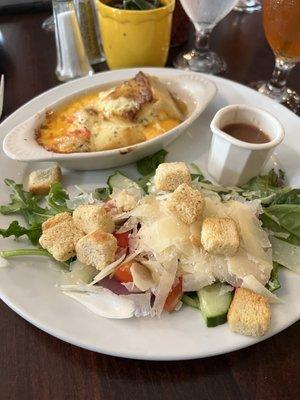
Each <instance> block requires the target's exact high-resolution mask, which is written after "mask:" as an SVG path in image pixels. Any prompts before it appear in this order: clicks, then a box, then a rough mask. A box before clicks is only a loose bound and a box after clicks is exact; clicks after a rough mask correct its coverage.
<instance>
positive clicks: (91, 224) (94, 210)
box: [73, 204, 115, 234]
mask: <svg viewBox="0 0 300 400" xmlns="http://www.w3.org/2000/svg"><path fill="white" fill-rule="evenodd" d="M73 221H74V224H75V226H76V227H77V228H78V229H81V230H82V231H83V232H84V233H86V234H87V233H91V232H94V231H96V230H97V229H101V230H102V231H104V232H108V233H111V232H113V230H114V229H115V223H114V221H113V220H112V218H111V216H110V215H109V214H108V213H107V212H106V210H105V209H104V207H103V206H102V205H100V204H84V205H81V206H79V207H77V208H76V209H75V211H74V212H73Z"/></svg>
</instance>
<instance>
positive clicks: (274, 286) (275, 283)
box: [266, 261, 282, 292]
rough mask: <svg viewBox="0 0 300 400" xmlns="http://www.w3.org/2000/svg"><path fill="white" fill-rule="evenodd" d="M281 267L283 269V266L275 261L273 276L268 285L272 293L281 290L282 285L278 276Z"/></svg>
mask: <svg viewBox="0 0 300 400" xmlns="http://www.w3.org/2000/svg"><path fill="white" fill-rule="evenodd" d="M280 267H282V265H280V264H278V263H277V262H275V261H273V269H272V271H271V276H270V279H269V282H268V283H267V284H266V288H267V289H268V290H270V292H275V290H278V289H280V288H281V283H280V281H279V276H278V270H279V268H280Z"/></svg>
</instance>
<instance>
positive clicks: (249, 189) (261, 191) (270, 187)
mask: <svg viewBox="0 0 300 400" xmlns="http://www.w3.org/2000/svg"><path fill="white" fill-rule="evenodd" d="M283 185H284V172H283V171H281V170H279V172H278V174H277V173H276V172H275V171H274V169H271V171H270V172H269V173H268V174H267V175H260V176H256V177H255V178H252V179H251V180H250V181H249V182H248V183H246V184H245V185H243V186H242V189H243V190H244V193H243V196H244V197H252V198H264V197H268V196H270V195H272V194H274V193H276V192H278V191H280V190H281V189H282V187H283Z"/></svg>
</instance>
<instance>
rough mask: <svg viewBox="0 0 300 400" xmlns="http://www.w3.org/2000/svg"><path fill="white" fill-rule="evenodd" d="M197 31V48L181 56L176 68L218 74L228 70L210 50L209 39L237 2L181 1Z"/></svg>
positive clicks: (216, 0)
mask: <svg viewBox="0 0 300 400" xmlns="http://www.w3.org/2000/svg"><path fill="white" fill-rule="evenodd" d="M180 1H181V4H182V7H183V8H184V10H185V12H186V13H187V15H188V16H189V18H190V19H191V20H192V22H193V24H194V27H195V30H196V41H195V48H194V49H193V50H191V51H189V52H187V53H182V54H180V55H179V56H178V57H177V58H176V59H175V61H174V66H175V67H176V68H180V69H186V70H192V71H197V72H205V73H208V74H218V73H220V72H224V71H225V70H226V63H225V61H224V60H223V59H222V58H221V57H220V56H219V55H218V54H216V53H215V52H213V51H211V50H210V49H209V38H210V34H211V32H212V30H213V28H214V27H215V26H216V24H217V23H218V22H219V21H220V20H221V19H222V18H224V17H225V16H226V15H227V14H228V13H229V12H230V11H231V10H232V8H233V7H234V6H235V4H236V3H237V0H180Z"/></svg>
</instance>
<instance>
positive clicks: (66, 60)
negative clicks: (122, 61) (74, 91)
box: [53, 0, 94, 81]
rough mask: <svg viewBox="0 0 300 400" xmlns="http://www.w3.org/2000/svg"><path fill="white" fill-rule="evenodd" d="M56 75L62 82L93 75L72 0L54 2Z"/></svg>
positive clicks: (56, 0) (54, 0)
mask: <svg viewBox="0 0 300 400" xmlns="http://www.w3.org/2000/svg"><path fill="white" fill-rule="evenodd" d="M53 15H54V21H55V43H56V51H57V66H56V71H55V72H56V75H57V77H58V79H59V80H61V81H68V80H70V79H75V78H79V77H81V76H85V75H92V74H93V72H94V71H93V69H92V67H91V66H90V63H89V60H88V57H87V54H86V52H85V48H84V44H83V40H82V36H81V32H80V28H79V23H78V19H77V15H76V11H75V8H74V3H73V1H72V0H53Z"/></svg>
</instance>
